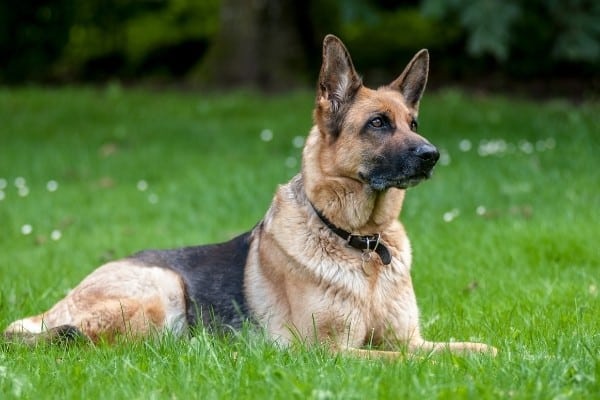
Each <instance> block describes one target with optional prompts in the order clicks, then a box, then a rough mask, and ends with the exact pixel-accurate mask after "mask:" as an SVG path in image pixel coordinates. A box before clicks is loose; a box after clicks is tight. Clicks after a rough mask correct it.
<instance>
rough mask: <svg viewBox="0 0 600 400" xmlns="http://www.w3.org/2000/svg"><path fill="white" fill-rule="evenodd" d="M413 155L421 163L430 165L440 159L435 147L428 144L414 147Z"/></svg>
mask: <svg viewBox="0 0 600 400" xmlns="http://www.w3.org/2000/svg"><path fill="white" fill-rule="evenodd" d="M413 154H414V155H415V156H417V157H419V158H420V159H422V160H423V161H427V162H430V163H431V164H435V163H436V162H437V160H438V159H439V158H440V152H439V151H438V150H437V149H436V148H435V146H433V145H431V144H429V143H424V144H421V145H419V146H417V147H415V148H414V150H413Z"/></svg>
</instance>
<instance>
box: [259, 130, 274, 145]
mask: <svg viewBox="0 0 600 400" xmlns="http://www.w3.org/2000/svg"><path fill="white" fill-rule="evenodd" d="M260 140H262V141H263V142H270V141H271V140H273V131H272V130H270V129H263V130H262V131H261V132H260Z"/></svg>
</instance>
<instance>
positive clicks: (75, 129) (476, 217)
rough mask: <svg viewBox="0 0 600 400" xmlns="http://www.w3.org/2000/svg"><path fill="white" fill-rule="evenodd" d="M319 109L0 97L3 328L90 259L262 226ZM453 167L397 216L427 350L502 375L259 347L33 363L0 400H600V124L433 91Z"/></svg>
mask: <svg viewBox="0 0 600 400" xmlns="http://www.w3.org/2000/svg"><path fill="white" fill-rule="evenodd" d="M312 103H313V96H312V94H311V93H308V92H298V93H292V94H287V95H280V96H272V97H266V96H260V95H256V94H253V93H248V92H238V93H232V94H225V95H215V94H212V93H207V94H203V93H198V92H195V93H194V92H176V91H153V90H149V89H146V90H141V89H135V90H132V89H123V88H121V87H119V86H118V85H108V86H107V87H105V88H62V89H40V88H22V89H6V88H4V89H0V277H1V282H2V285H1V287H0V326H2V327H4V326H6V325H7V324H8V323H9V322H10V321H12V320H14V319H16V318H18V317H22V316H24V315H27V314H31V313H37V312H40V311H42V310H44V309H46V308H47V307H49V306H50V305H52V304H53V303H54V302H55V301H56V300H58V299H59V298H60V297H61V296H63V295H64V294H65V293H66V292H67V291H68V290H69V288H72V287H73V286H74V285H75V284H76V283H77V282H78V281H79V280H80V279H81V278H82V277H84V276H85V275H86V274H88V273H89V272H90V271H91V270H92V269H94V268H95V266H97V265H98V264H99V263H101V262H104V261H107V260H109V259H113V258H115V257H122V256H125V255H128V254H130V253H132V252H135V251H137V250H140V249H144V248H170V247H176V246H183V245H191V244H199V243H207V242H215V241H220V240H225V239H228V238H231V237H232V236H233V235H235V234H236V233H240V232H242V231H244V230H248V229H250V228H251V227H252V226H253V225H254V224H255V223H256V222H257V221H258V220H259V219H260V218H261V217H262V215H263V213H264V212H265V210H266V209H267V207H268V205H269V203H270V200H271V197H272V194H273V192H274V190H275V188H276V186H277V184H279V183H282V182H285V181H287V180H288V179H289V178H290V177H292V176H293V175H294V174H295V173H296V172H297V171H298V169H299V166H300V158H299V157H300V151H301V150H300V148H301V146H302V141H303V137H304V136H305V135H306V133H307V131H308V129H309V128H310V125H311V114H310V113H311V108H312ZM421 107H422V111H421V116H420V131H421V132H422V133H423V134H424V135H425V136H427V137H428V138H429V139H430V140H431V141H432V142H433V143H434V144H436V145H437V146H438V147H439V148H440V149H441V150H442V158H441V160H440V165H438V167H437V168H436V171H435V174H434V176H433V178H432V179H431V180H430V181H428V182H425V183H423V184H421V185H419V186H418V187H416V188H413V189H410V190H409V193H408V195H407V200H406V202H405V206H404V210H403V213H402V215H401V219H402V220H403V222H404V223H405V225H406V228H407V230H408V232H409V234H410V236H411V239H412V243H413V250H414V262H413V279H414V284H415V290H416V292H417V298H418V300H419V304H420V308H421V317H422V324H423V331H424V335H425V337H426V338H428V339H431V340H440V341H443V340H448V339H456V340H462V339H465V340H480V341H483V342H486V343H490V344H493V345H494V346H496V347H498V348H499V351H500V352H499V355H498V356H497V357H496V358H490V357H488V356H465V357H458V356H453V355H450V354H439V355H432V356H430V357H423V358H419V359H409V360H398V361H393V362H391V361H381V360H356V359H353V358H351V357H348V356H345V355H342V356H339V355H338V356H333V355H330V354H328V353H327V352H326V351H324V349H322V348H308V349H307V348H302V346H295V347H292V348H287V349H280V348H277V347H275V346H274V345H272V344H270V343H269V342H268V341H267V340H265V339H264V338H263V337H261V335H260V334H258V333H256V332H253V331H247V330H245V331H243V332H240V333H237V334H234V335H226V336H223V337H213V336H210V335H208V334H207V333H206V332H204V331H202V330H199V331H198V332H197V334H196V335H195V337H194V338H193V339H192V340H191V341H190V340H177V339H174V338H171V337H165V338H162V339H160V340H147V341H142V342H139V341H138V342H134V341H131V340H128V339H126V338H124V339H123V340H122V341H120V342H119V343H117V344H115V345H111V346H109V345H104V344H101V345H98V346H88V345H84V344H76V345H73V346H71V347H61V346H46V345H40V346H38V347H34V348H27V347H25V346H20V345H7V344H3V343H2V342H1V341H2V339H0V398H3V399H8V398H61V399H63V398H64V399H70V398H74V399H75V398H76V399H80V398H111V399H152V398H160V399H163V398H164V399H175V398H179V399H187V398H198V399H221V398H257V399H266V398H272V399H288V398H298V399H365V398H389V399H405V398H415V399H432V398H440V399H445V398H473V399H482V398H483V399H485V398H516V399H552V398H555V399H569V398H573V399H590V398H598V396H600V353H599V349H600V296H599V293H598V292H599V286H600V273H599V268H600V250H599V249H600V247H599V246H598V239H599V238H600V184H599V182H600V178H599V174H600V172H599V171H600V157H599V156H598V153H599V152H600V120H599V119H598V118H599V117H598V115H599V114H600V106H599V104H598V103H586V104H579V105H572V104H569V103H568V102H565V101H545V102H542V103H540V102H537V103H534V102H529V101H524V100H516V99H510V98H504V97H481V96H475V95H469V94H465V93H462V92H460V91H456V90H444V91H441V92H439V93H426V95H425V98H424V100H423V102H422V105H421Z"/></svg>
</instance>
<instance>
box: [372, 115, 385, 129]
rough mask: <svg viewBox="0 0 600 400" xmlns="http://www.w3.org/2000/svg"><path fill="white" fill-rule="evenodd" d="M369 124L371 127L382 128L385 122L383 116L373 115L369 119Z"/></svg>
mask: <svg viewBox="0 0 600 400" xmlns="http://www.w3.org/2000/svg"><path fill="white" fill-rule="evenodd" d="M369 125H371V126H372V127H373V128H383V126H384V125H385V122H384V121H383V118H381V117H375V118H373V119H372V120H370V121H369Z"/></svg>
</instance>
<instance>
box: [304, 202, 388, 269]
mask: <svg viewBox="0 0 600 400" xmlns="http://www.w3.org/2000/svg"><path fill="white" fill-rule="evenodd" d="M310 205H311V206H312V208H313V209H314V210H315V213H317V215H318V216H319V218H320V219H321V221H322V222H323V223H324V224H325V225H326V226H327V227H328V228H329V229H331V230H332V231H333V232H334V233H335V234H336V235H338V236H339V237H341V238H342V239H344V240H345V241H346V242H347V243H348V244H349V245H350V246H352V247H354V248H355V249H357V250H362V251H365V250H369V251H374V252H375V253H377V254H378V255H379V258H381V262H383V264H384V265H388V264H389V263H391V262H392V255H391V254H390V251H389V250H388V248H387V247H385V245H384V244H383V243H381V236H380V235H379V233H376V234H374V235H364V236H361V235H353V234H352V233H350V232H348V231H345V230H343V229H342V228H338V227H337V226H335V225H334V224H333V223H331V221H329V220H328V219H327V218H326V217H325V216H324V215H323V214H322V213H321V212H320V211H319V210H317V208H316V207H315V206H314V204H313V203H310Z"/></svg>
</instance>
